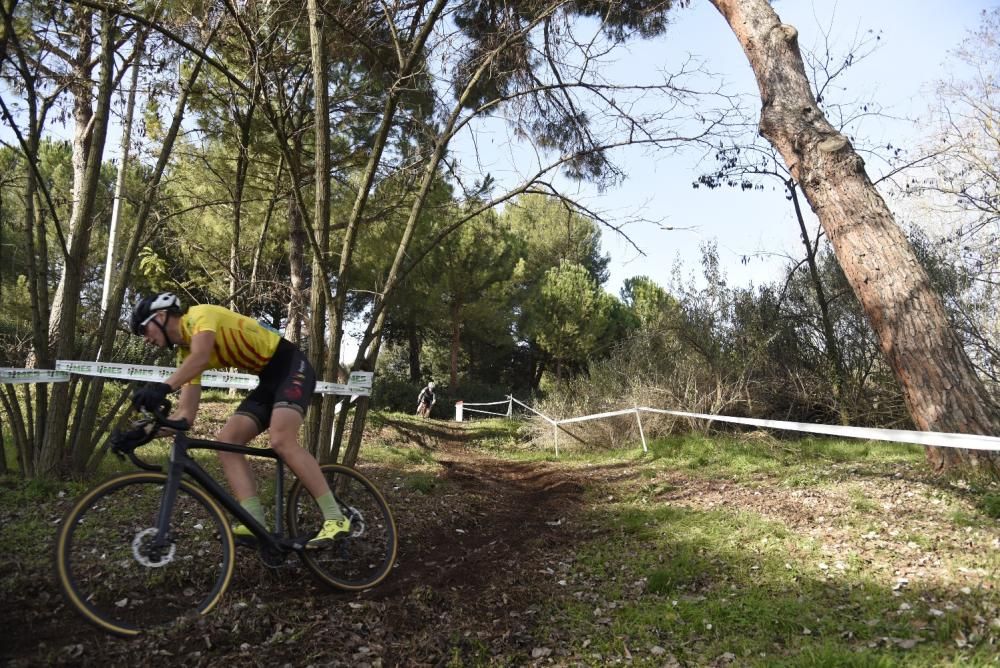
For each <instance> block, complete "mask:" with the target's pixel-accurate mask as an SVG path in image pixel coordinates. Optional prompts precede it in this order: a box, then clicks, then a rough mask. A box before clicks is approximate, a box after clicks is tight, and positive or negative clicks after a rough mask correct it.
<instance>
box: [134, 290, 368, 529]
mask: <svg viewBox="0 0 1000 668" xmlns="http://www.w3.org/2000/svg"><path fill="white" fill-rule="evenodd" d="M130 324H131V330H132V333H133V334H136V335H139V336H142V337H143V338H145V339H146V341H147V342H148V343H151V344H152V345H155V346H157V347H160V348H173V347H174V346H177V348H178V350H177V362H178V367H177V370H176V371H174V373H172V374H171V375H170V377H169V378H167V379H166V382H163V383H150V384H148V385H146V386H144V387H141V388H139V389H138V390H136V392H135V394H134V396H133V397H132V403H133V404H134V405H135V406H137V407H140V408H146V409H157V408H159V406H160V405H161V404H162V403H163V400H164V399H165V398H166V396H167V395H168V394H170V393H171V392H174V391H176V390H178V389H180V391H181V394H180V400H179V401H178V403H177V409H176V410H175V411H174V413H173V415H171V416H170V417H171V418H173V419H184V420H187V422H188V424H193V423H194V419H195V416H196V415H197V413H198V406H199V404H200V403H201V374H202V372H203V371H205V370H207V369H218V368H221V367H238V368H241V369H245V370H246V371H249V372H251V373H255V374H257V376H258V377H259V378H260V382H259V384H258V385H257V387H256V388H254V389H253V390H252V391H251V392H250V394H249V395H248V396H247V397H246V398H245V399H244V400H243V401H242V402H241V403H240V405H239V407H238V408H237V409H236V412H235V413H234V414H233V415H232V416H230V418H229V420H228V421H227V422H226V424H225V426H224V427H223V428H222V431H220V432H219V433H218V435H216V437H215V439H216V440H218V441H222V442H223V443H233V444H236V445H246V444H247V443H249V442H250V441H251V440H253V438H254V437H256V436H257V435H258V434H260V433H262V432H264V431H267V432H268V436H269V438H270V441H271V447H272V448H273V449H274V451H275V452H276V453H277V454H278V455H279V456H280V457H281V459H282V460H283V461H284V462H285V463H286V464H287V465H288V468H290V469H291V470H292V472H293V473H295V475H296V476H298V478H299V480H301V481H302V484H303V485H305V487H306V489H307V490H309V493H310V494H312V496H313V498H314V499H316V504H317V505H318V506H319V507H320V510H321V511H322V512H323V518H324V520H325V521H324V523H323V527H322V529H321V530H320V532H319V533H318V534H316V536H315V537H313V538H312V539H311V540H310V541H309V542H308V543H307V544H306V548H308V549H313V548H318V547H324V546H326V545H329V544H330V543H332V542H333V541H334V539H335V538H337V537H338V536H340V535H344V534H346V533H347V532H349V531H350V521H349V520H348V519H346V518H345V517H344V515H343V513H342V512H341V510H340V508H339V507H338V505H337V502H336V499H334V497H333V494H332V493H331V492H330V488H329V486H328V485H327V482H326V478H325V477H324V476H323V472H322V471H321V470H320V468H319V464H318V463H317V462H316V459H315V458H314V457H313V456H312V455H311V454H310V453H309V452H308V451H307V450H305V449H304V448H302V447H300V446H299V429H300V428H301V426H302V422H303V420H304V418H305V413H306V409H307V408H308V406H309V399H310V397H311V395H312V393H313V391H314V390H315V387H316V374H315V372H314V371H313V368H312V365H310V364H309V361H308V360H307V359H306V358H305V355H303V354H302V351H300V350H299V349H298V348H297V347H296V346H295V345H294V344H293V343H291V342H290V341H288V340H286V339H284V338H282V337H281V336H280V335H279V334H278V333H276V332H273V331H271V330H269V329H267V328H266V327H263V326H262V325H260V324H259V323H257V322H256V321H255V320H254V319H252V318H248V317H246V316H244V315H240V314H239V313H236V312H234V311H231V310H229V309H227V308H224V307H222V306H212V305H208V304H202V305H197V306H192V307H191V308H190V309H188V311H187V313H183V314H182V313H181V304H180V300H179V299H178V298H177V297H176V295H174V294H173V293H170V292H164V293H160V294H156V295H151V296H148V297H145V298H143V299H140V300H139V302H138V303H137V304H136V305H135V308H134V309H133V310H132V316H131V323H130ZM219 460H220V461H221V463H222V468H223V470H224V471H225V473H226V480H228V481H229V486H230V487H231V488H232V490H233V494H234V495H235V496H236V498H237V499H238V500H239V502H240V504H241V505H242V506H243V507H244V508H246V509H247V510H248V511H249V512H250V514H251V515H253V516H254V518H255V519H257V520H258V521H259V522H260V523H261V524H265V522H264V511H263V508H262V506H261V503H260V499H259V498H258V497H257V484H256V481H255V480H254V477H253V471H252V470H251V469H250V464H249V462H247V460H246V458H245V457H244V456H243V455H241V454H237V453H233V452H219ZM233 534H234V535H235V536H236V538H237V539H239V540H241V541H242V542H252V540H253V534H252V533H251V532H250V530H249V529H247V528H246V527H244V526H242V525H236V526H235V527H233Z"/></svg>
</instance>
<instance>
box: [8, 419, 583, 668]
mask: <svg viewBox="0 0 1000 668" xmlns="http://www.w3.org/2000/svg"><path fill="white" fill-rule="evenodd" d="M427 426H428V429H427V430H423V429H421V430H420V431H414V430H413V429H412V427H410V428H407V429H408V433H407V434H406V435H407V437H408V438H409V439H410V440H411V441H412V446H411V447H415V448H423V449H424V450H425V451H427V453H428V454H429V455H430V456H431V457H432V458H433V460H434V462H436V463H437V464H438V465H440V468H438V470H437V483H438V484H437V486H436V487H435V489H434V490H433V491H432V492H431V493H429V494H423V493H416V492H413V491H412V490H408V489H407V488H406V487H405V486H404V485H400V484H395V485H394V482H393V479H394V477H395V478H396V479H398V475H397V472H395V471H392V470H389V469H378V468H375V469H372V470H368V471H367V473H368V474H369V475H372V476H373V477H374V478H375V479H376V481H377V482H378V484H379V485H380V486H381V487H382V488H383V489H384V490H385V491H386V495H387V497H388V499H389V501H390V504H391V505H392V506H393V511H394V514H395V516H396V520H397V525H398V527H399V534H400V547H399V558H398V564H397V567H396V568H395V570H394V572H393V574H392V575H391V576H390V578H389V579H388V580H387V581H385V582H384V583H382V584H381V585H380V586H379V587H378V588H376V589H374V590H372V591H369V592H364V593H362V594H339V593H330V592H329V591H328V590H326V589H323V588H321V587H318V586H315V585H313V584H312V583H311V580H310V579H309V577H308V575H307V574H306V573H305V572H304V570H303V569H302V567H301V566H300V565H299V564H298V563H297V562H295V560H292V561H290V562H289V564H288V565H286V566H284V567H282V568H281V569H278V570H276V571H273V570H270V569H266V568H264V567H263V566H261V565H260V564H259V563H257V562H256V560H255V558H254V556H253V555H252V554H251V553H247V552H241V553H240V554H239V555H238V562H237V572H236V575H235V577H234V582H233V584H232V586H231V587H230V590H229V591H228V592H227V595H226V597H225V599H224V602H223V603H222V604H221V605H220V606H219V608H218V609H216V610H215V611H213V612H212V613H211V614H210V615H209V616H207V617H206V618H204V619H201V620H198V622H197V623H196V624H195V628H194V632H192V629H191V628H190V627H188V628H187V629H184V631H183V633H181V632H180V630H176V631H175V630H173V629H168V630H166V631H164V632H163V633H160V634H155V635H148V636H145V637H142V638H140V639H137V640H130V641H123V640H118V639H114V638H110V637H107V636H105V635H103V634H101V633H99V632H96V631H95V630H94V629H92V628H91V627H90V626H88V625H87V624H85V623H83V622H82V620H80V619H79V618H78V617H77V616H76V615H75V614H74V612H73V611H71V610H70V609H68V608H67V607H66V606H65V605H64V604H63V603H62V601H61V598H60V596H59V594H58V591H57V588H56V585H55V582H54V581H53V580H54V578H53V576H52V570H51V564H49V563H35V562H30V563H29V562H27V560H25V563H19V564H17V566H16V567H17V568H19V569H22V572H21V574H20V575H21V576H22V577H23V576H24V575H25V573H24V572H23V571H28V572H29V573H31V575H30V577H28V578H26V579H27V580H30V581H33V582H35V583H36V584H37V586H35V587H31V588H27V589H22V590H21V591H20V592H19V594H18V595H16V596H15V598H14V600H11V601H7V602H6V603H5V617H6V618H7V619H8V620H11V622H12V623H11V624H8V628H7V630H6V632H5V634H4V635H5V636H6V639H5V640H3V642H2V644H0V662H9V663H10V665H16V666H20V665H43V664H44V665H52V664H63V665H135V663H136V661H137V660H139V657H142V658H141V661H142V663H144V664H147V665H177V664H178V663H179V662H182V663H184V665H189V666H190V665H215V664H218V663H220V662H227V663H228V662H229V661H238V662H239V663H240V664H241V665H247V664H249V665H261V666H275V665H285V664H290V665H310V664H311V665H317V666H320V665H323V666H336V665H345V666H348V665H349V666H364V665H370V666H397V665H400V666H421V665H427V666H434V665H442V664H445V663H447V662H448V661H449V659H451V658H454V657H479V658H481V659H487V658H488V657H491V656H492V657H497V656H503V657H504V661H505V662H513V663H515V664H517V663H525V662H530V656H531V650H532V648H533V647H534V646H536V645H537V644H538V643H539V642H540V639H538V638H536V637H535V635H534V630H535V626H536V624H535V621H536V615H537V613H538V612H539V610H540V605H541V603H542V602H544V601H545V600H546V598H547V597H546V589H548V588H550V587H557V586H558V584H557V581H558V572H559V569H560V564H562V565H563V566H565V563H564V559H565V554H567V550H568V547H569V545H570V543H571V542H572V541H573V540H574V538H575V536H577V535H578V533H580V532H584V531H586V532H587V533H588V535H592V531H591V530H590V529H588V528H585V527H583V526H581V525H580V524H579V522H578V521H577V519H576V518H577V517H578V516H579V511H580V509H581V505H582V501H583V491H584V483H585V481H584V480H583V479H582V478H581V477H579V476H580V475H581V474H577V473H574V472H572V471H567V470H565V469H558V468H556V467H554V466H552V465H547V464H545V463H538V464H525V463H512V462H506V461H502V460H498V459H493V458H489V457H485V456H483V455H481V454H477V453H476V452H474V451H472V450H470V449H467V448H465V447H464V446H463V445H462V439H463V438H464V436H465V434H464V433H463V432H462V431H461V430H460V429H458V428H456V427H454V426H449V425H447V424H446V423H440V422H432V423H428V425H427ZM68 504H69V500H68V499H66V500H60V501H58V502H54V503H53V508H51V509H46V514H47V515H48V516H52V515H56V516H58V514H59V513H61V512H63V511H64V510H65V508H66V507H68ZM570 553H571V552H570ZM46 556H47V555H46ZM39 561H41V560H39Z"/></svg>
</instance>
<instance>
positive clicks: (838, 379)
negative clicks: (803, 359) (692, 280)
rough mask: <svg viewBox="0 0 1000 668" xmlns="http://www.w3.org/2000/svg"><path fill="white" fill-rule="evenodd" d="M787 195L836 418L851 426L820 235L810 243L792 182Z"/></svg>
mask: <svg viewBox="0 0 1000 668" xmlns="http://www.w3.org/2000/svg"><path fill="white" fill-rule="evenodd" d="M785 189H786V190H788V195H789V197H791V199H792V204H793V205H794V207H795V219H796V220H797V221H798V222H799V231H800V232H801V233H802V245H803V246H804V247H805V249H806V264H808V265H809V277H810V279H811V280H812V284H813V290H815V291H816V303H817V304H818V305H819V314H820V324H821V325H822V328H823V342H824V343H825V345H826V350H825V352H826V360H827V363H828V364H829V365H830V372H831V373H832V374H833V388H832V389H833V402H834V405H835V406H836V408H837V416H838V417H839V418H840V423H841V424H842V425H845V426H846V425H850V424H851V413H850V411H849V410H848V409H847V405H846V404H845V403H844V400H843V394H844V386H845V385H846V383H847V374H846V373H845V371H844V364H843V360H841V357H840V346H839V345H838V344H837V336H836V334H835V333H834V331H833V319H832V318H831V317H830V300H829V299H828V298H827V296H826V290H825V289H824V288H823V280H822V279H821V278H820V275H819V266H818V265H817V264H816V251H817V249H818V248H819V241H820V235H819V234H817V235H816V244H815V245H813V244H812V242H811V241H810V240H809V232H808V230H806V221H805V219H804V218H803V217H802V207H800V206H799V194H798V186H797V185H796V184H795V182H794V181H793V180H791V179H789V181H788V182H787V183H786V184H785Z"/></svg>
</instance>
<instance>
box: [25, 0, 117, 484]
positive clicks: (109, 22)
mask: <svg viewBox="0 0 1000 668" xmlns="http://www.w3.org/2000/svg"><path fill="white" fill-rule="evenodd" d="M81 12H83V13H87V12H86V11H85V10H81ZM80 25H81V27H83V26H86V27H87V29H86V30H84V33H82V34H81V39H82V38H83V34H89V23H88V21H87V20H83V21H81V24H80ZM113 33H114V18H113V17H112V16H111V15H110V14H107V13H105V14H102V15H101V49H100V59H99V61H100V76H99V81H98V84H97V90H96V96H95V94H94V92H92V89H91V88H88V87H87V86H85V85H81V87H80V89H79V90H78V91H75V92H74V94H75V95H77V96H83V95H85V94H86V92H87V91H90V92H89V95H90V96H93V97H92V98H90V99H94V100H96V103H97V105H96V108H95V109H94V113H93V116H92V117H89V119H88V124H87V128H86V129H84V128H80V127H77V129H76V132H77V136H78V137H79V136H80V133H86V137H85V139H83V141H84V142H85V145H86V147H87V153H86V159H85V161H84V163H83V165H82V167H83V173H82V175H81V176H79V177H78V176H77V175H74V197H75V198H76V199H75V200H74V202H73V213H72V215H71V220H74V221H76V223H75V225H76V226H75V229H73V230H72V233H71V241H70V246H69V255H68V256H67V257H66V258H65V260H66V267H65V270H64V273H63V276H62V279H61V281H60V288H61V290H62V294H64V295H72V297H71V298H69V299H63V300H62V301H61V303H60V300H59V294H60V292H59V290H57V293H56V299H54V300H53V305H52V315H51V317H50V320H49V322H50V334H54V335H55V336H54V342H55V356H56V359H73V358H72V355H73V353H74V350H75V348H76V345H77V321H76V320H77V313H78V312H79V306H80V302H79V299H78V298H77V295H79V294H80V293H81V286H82V284H83V272H84V268H85V267H84V264H85V260H86V258H87V253H88V251H89V250H90V237H91V232H92V231H93V226H94V221H93V212H94V206H95V203H96V201H97V189H98V186H99V185H100V176H101V164H102V162H103V157H104V142H105V139H106V137H107V131H108V118H109V114H110V107H111V94H112V92H113V91H112V85H111V82H112V70H113V67H114V61H113V52H114V40H113ZM89 48H90V47H89V46H88V47H87V49H88V52H89ZM88 81H89V79H88ZM91 86H92V84H91ZM83 106H86V105H83ZM80 119H81V117H80V116H77V121H78V122H79V121H80ZM76 170H77V166H76V165H75V164H74V173H75V172H76ZM77 182H79V184H80V186H79V190H77V186H76V183H77ZM53 325H54V327H53ZM72 385H73V383H55V385H54V387H53V388H52V395H51V399H52V400H51V403H50V405H49V409H48V413H47V415H45V416H44V420H45V436H44V440H43V443H42V449H41V452H39V453H38V458H39V461H38V472H39V473H40V474H42V475H50V474H53V473H55V472H56V470H57V469H58V467H59V466H60V465H61V459H62V457H63V456H64V455H65V454H66V453H65V452H64V447H65V443H66V437H67V431H68V430H67V426H68V420H69V414H70V406H71V396H70V390H71V386H72ZM39 419H42V416H39Z"/></svg>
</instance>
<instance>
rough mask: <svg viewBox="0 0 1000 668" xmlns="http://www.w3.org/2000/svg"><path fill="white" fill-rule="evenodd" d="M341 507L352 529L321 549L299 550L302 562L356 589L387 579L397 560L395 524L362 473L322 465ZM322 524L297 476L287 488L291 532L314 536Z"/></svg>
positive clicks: (342, 585) (338, 583) (328, 580)
mask: <svg viewBox="0 0 1000 668" xmlns="http://www.w3.org/2000/svg"><path fill="white" fill-rule="evenodd" d="M320 468H321V469H322V471H323V475H324V476H325V477H326V481H327V484H329V485H330V491H332V492H333V495H334V496H335V497H336V498H337V503H338V504H339V505H340V510H341V511H342V512H343V513H344V516H345V517H347V518H349V519H350V520H351V531H350V534H349V535H347V536H345V537H343V538H338V539H337V540H336V542H335V543H334V544H333V545H331V546H329V547H325V548H322V549H319V550H303V551H302V552H301V553H300V555H301V557H302V560H303V561H304V562H305V563H306V565H307V566H308V567H309V568H310V569H311V570H312V571H313V573H315V574H316V576H317V577H319V578H320V579H321V580H323V581H324V582H326V583H327V584H329V585H331V586H333V587H336V588H338V589H345V590H349V591H356V590H360V589H367V588H368V587H373V586H375V585H377V584H378V583H379V582H381V581H382V580H384V579H385V577H386V576H387V575H388V574H389V571H390V570H391V569H392V565H393V563H395V561H396V523H395V521H394V520H393V519H392V512H390V510H389V506H388V505H387V504H386V502H385V498H383V496H382V493H381V492H379V491H378V488H376V487H375V485H373V484H372V483H371V482H370V481H369V480H368V479H367V478H366V477H364V476H363V475H362V474H361V473H359V472H358V471H356V470H355V469H352V468H349V467H346V466H341V465H339V464H327V465H325V466H322V467H320ZM322 524H323V515H322V514H321V513H320V511H319V508H318V507H317V506H316V502H315V501H314V500H313V498H312V495H311V494H310V493H309V491H308V490H307V489H306V488H305V487H304V486H303V485H302V482H301V481H299V480H296V481H295V484H294V485H292V489H291V490H290V491H289V493H288V528H289V531H290V532H291V535H293V536H313V535H315V534H316V532H318V531H319V529H320V527H321V526H322Z"/></svg>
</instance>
